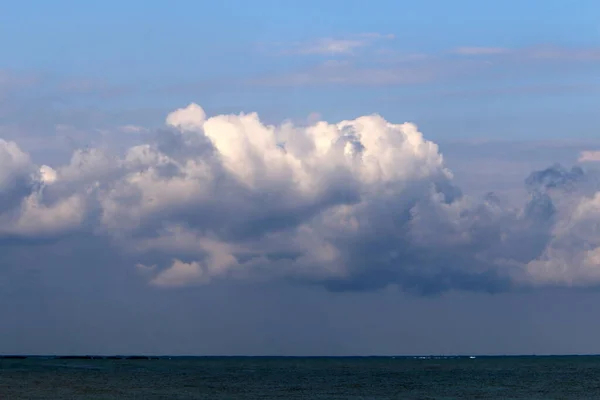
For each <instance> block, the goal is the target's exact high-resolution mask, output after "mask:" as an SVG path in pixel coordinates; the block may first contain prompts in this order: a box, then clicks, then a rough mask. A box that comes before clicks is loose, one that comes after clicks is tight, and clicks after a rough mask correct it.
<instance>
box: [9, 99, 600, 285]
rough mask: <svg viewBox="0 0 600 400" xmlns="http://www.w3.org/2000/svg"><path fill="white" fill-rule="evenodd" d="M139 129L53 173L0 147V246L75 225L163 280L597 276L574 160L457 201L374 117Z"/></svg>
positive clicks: (568, 280) (593, 227)
mask: <svg viewBox="0 0 600 400" xmlns="http://www.w3.org/2000/svg"><path fill="white" fill-rule="evenodd" d="M153 137H154V139H153V140H150V141H149V142H148V143H145V144H142V145H137V146H133V147H131V148H129V149H128V150H127V151H126V152H125V153H124V154H121V155H119V156H114V155H112V154H109V153H107V152H106V151H105V150H101V149H94V148H90V149H83V150H78V151H76V152H75V153H74V154H73V156H72V158H71V160H70V161H69V162H68V163H65V164H64V165H62V166H55V167H49V166H47V165H42V166H40V167H38V166H36V165H35V164H34V163H33V161H32V160H31V159H30V157H29V156H28V155H27V154H26V153H24V152H23V151H21V150H20V148H19V147H18V146H17V144H15V143H12V142H6V141H1V142H0V222H2V224H1V226H2V228H1V229H0V240H1V237H2V235H4V236H5V237H6V236H7V235H8V236H11V237H14V236H15V235H16V236H18V237H19V238H22V239H23V240H25V239H30V238H39V237H44V238H48V237H50V238H55V240H58V241H60V240H63V241H64V240H69V237H70V236H68V234H69V233H70V234H79V236H82V237H83V236H85V237H86V238H89V239H87V240H96V241H97V242H98V244H97V246H92V247H93V248H94V249H98V248H104V251H106V252H110V253H111V254H114V255H115V256H119V255H120V256H121V257H122V258H123V259H127V260H133V259H137V260H138V263H137V266H136V265H134V264H135V263H133V264H132V265H131V268H132V269H133V268H137V270H138V272H139V278H140V279H142V280H146V281H147V283H148V284H149V285H152V286H155V287H157V288H163V289H167V288H176V287H182V286H190V285H192V286H197V285H207V284H210V283H211V282H213V281H215V280H224V279H243V280H263V279H285V280H294V281H297V282H302V283H305V284H312V285H322V286H325V287H327V288H328V289H330V290H335V291H339V290H373V289H378V288H383V287H386V286H389V285H396V286H398V287H400V288H402V289H403V290H407V291H414V292H417V293H426V294H427V293H439V292H442V291H446V290H475V291H487V292H496V291H503V290H511V289H514V288H522V287H534V286H539V285H567V286H590V285H597V284H600V273H599V272H598V271H599V270H600V264H599V263H600V256H599V254H600V236H598V235H597V234H596V232H597V231H598V227H597V225H598V224H600V211H598V210H600V206H599V205H600V200H599V198H600V197H598V195H597V194H596V189H597V185H596V183H595V180H594V179H592V176H590V174H588V173H586V172H585V171H584V170H583V169H581V168H579V167H574V168H572V169H566V168H564V167H562V166H560V165H553V166H551V167H549V168H548V169H546V170H542V171H534V172H533V173H532V174H531V175H530V176H529V177H528V178H527V179H526V180H525V182H524V184H525V187H526V189H527V190H528V198H526V199H524V201H523V204H522V206H520V207H514V206H512V205H509V204H508V203H507V202H505V201H504V200H503V199H502V198H501V197H499V196H497V195H495V194H493V193H490V194H488V195H486V196H485V197H483V198H472V197H469V196H466V195H464V194H463V193H462V192H461V190H460V189H459V188H458V187H457V186H456V185H455V183H454V176H453V174H452V172H451V171H450V170H449V169H448V168H447V167H446V165H445V163H444V158H443V155H442V153H441V152H440V149H439V148H438V146H437V145H436V144H435V143H433V142H431V141H428V140H426V139H425V138H424V137H423V135H422V134H421V132H420V131H419V130H418V128H417V127H416V126H415V125H414V124H411V123H403V124H395V123H391V122H388V121H386V120H385V119H384V118H382V117H381V116H378V115H368V116H363V117H359V118H357V119H354V120H347V121H341V122H338V123H328V122H325V121H311V122H310V123H309V124H308V125H305V126H297V125H294V124H292V123H289V122H288V123H284V124H282V125H267V124H265V123H263V122H262V121H261V120H260V118H259V116H258V115H257V114H255V113H249V114H244V113H242V114H238V115H217V116H207V115H206V113H205V112H204V110H203V109H202V108H201V107H200V106H198V105H196V104H191V105H189V106H187V107H184V108H181V109H178V110H176V111H174V112H172V113H171V114H169V115H168V116H167V117H166V126H165V128H164V129H162V130H160V131H158V132H156V134H155V135H154V136H153ZM65 235H67V236H66V238H65ZM103 246H104V247H103ZM62 248H63V249H64V246H63V247H62ZM79 251H81V250H79ZM96 251H97V250H96ZM90 257H93V255H92V254H90Z"/></svg>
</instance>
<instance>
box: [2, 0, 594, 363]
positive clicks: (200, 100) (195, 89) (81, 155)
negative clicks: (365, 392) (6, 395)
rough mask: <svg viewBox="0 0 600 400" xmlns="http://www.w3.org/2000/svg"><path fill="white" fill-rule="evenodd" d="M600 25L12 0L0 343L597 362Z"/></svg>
mask: <svg viewBox="0 0 600 400" xmlns="http://www.w3.org/2000/svg"><path fill="white" fill-rule="evenodd" d="M598 15H600V2H598V1H592V0H590V1H586V0H578V1H567V0H563V1H558V0H520V1H516V0H507V1H482V0H479V1H475V0H454V1H450V0H437V1H434V0H422V1H399V0H389V1H388V0H373V1H366V0H360V1H359V0H321V1H308V0H304V1H296V0H279V1H276V0H262V1H261V0H257V1H250V0H238V1H232V0H220V1H208V0H207V1H192V0H179V1H171V2H167V1H152V0H146V1H141V0H130V1H114V0H109V1H103V2H84V1H74V0H72V1H66V0H56V1H42V0H37V1H34V0H32V1H29V2H16V1H3V2H1V3H0V49H2V57H0V315H2V316H4V317H5V319H6V320H11V321H12V323H11V324H9V326H4V325H2V326H0V354H1V353H37V354H56V353H87V354H89V353H152V354H277V355H286V354H287V355H290V354H294V355H298V354H300V355H306V354H309V355H322V354H333V355H349V354H419V353H421V354H422V353H428V354H431V353H444V354H455V353H477V354H483V353H487V354H506V353H511V354H515V353H527V354H530V353H538V354H541V353H576V352H579V353H599V352H600V346H599V344H598V340H597V338H598V336H599V335H600V324H599V323H598V319H597V318H594V316H595V315H596V314H597V304H598V302H599V301H600V292H598V291H597V289H598V288H599V287H600V273H598V272H597V271H600V235H598V234H597V232H600V228H599V227H600V212H598V210H600V195H599V193H600V185H599V184H598V182H600V169H599V168H598V167H597V165H598V163H597V162H598V161H600V140H598V126H600V117H599V115H600V114H599V113H598V104H600V75H599V74H598V71H600V29H599V28H598V23H597V19H598V18H597V17H598ZM253 112H256V113H257V114H253ZM376 114H378V115H376ZM343 120H350V121H345V122H344V123H339V122H340V121H343ZM326 122H327V123H326ZM404 122H410V124H404ZM412 124H416V125H412ZM420 132H422V134H421V133H420ZM438 145H439V146H438ZM557 163H558V164H557ZM559 164H560V165H559ZM573 165H575V166H576V168H575V169H571V167H572V166H573ZM579 167H582V168H583V169H582V170H580V169H578V168H579ZM527 177H529V179H528V180H527V183H525V179H526V178H527ZM596 220H598V221H596ZM40 321H41V322H40ZM57 321H58V322H57ZM40 324H41V325H43V326H44V330H43V331H40V330H39V326H41V325H40Z"/></svg>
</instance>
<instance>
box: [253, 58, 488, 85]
mask: <svg viewBox="0 0 600 400" xmlns="http://www.w3.org/2000/svg"><path fill="white" fill-rule="evenodd" d="M487 67H488V64H487V62H485V61H477V60H455V61H451V62H446V61H444V62H439V61H436V60H434V59H422V58H421V59H414V60H404V61H403V62H400V63H397V64H394V65H382V64H369V65H363V64H355V63H352V62H349V61H345V60H344V61H340V60H328V61H325V62H323V63H321V64H319V65H317V66H314V67H312V68H309V69H306V70H304V71H297V72H291V73H285V74H281V75H278V76H277V75H275V76H267V77H263V78H258V79H252V80H250V81H249V82H248V83H249V84H252V85H269V86H315V85H367V86H382V85H412V84H423V83H428V82H432V81H436V80H439V79H443V78H447V77H453V76H460V75H463V74H466V73H468V72H474V71H478V70H480V69H482V68H487Z"/></svg>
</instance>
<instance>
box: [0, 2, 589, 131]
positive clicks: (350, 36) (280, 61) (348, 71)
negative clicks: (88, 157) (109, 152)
mask: <svg viewBox="0 0 600 400" xmlns="http://www.w3.org/2000/svg"><path fill="white" fill-rule="evenodd" d="M599 12H600V5H599V4H598V3H597V2H595V1H585V0H581V1H578V2H576V3H571V2H567V1H558V0H555V1H542V0H539V1H537V0H532V1H527V2H524V1H503V2H493V3H492V2H481V1H474V0H461V1H453V2H445V1H433V0H431V1H420V2H407V1H391V0H390V1H386V0H380V1H374V2H369V3H368V4H367V3H366V2H363V1H341V0H339V1H338V0H332V1H327V2H317V1H275V0H273V1H267V0H263V1H241V0H240V1H226V0H225V1H219V2H208V1H187V0H181V1H177V2H174V3H168V2H164V1H128V2H116V1H105V2H101V3H100V2H98V3H95V4H94V5H90V4H84V3H81V2H76V1H64V0H61V1H56V2H51V3H50V2H44V1H33V2H28V3H27V4H25V3H18V2H7V3H4V5H3V6H2V12H1V17H0V18H1V24H0V45H1V47H2V49H4V53H5V56H4V57H3V58H2V60H1V61H0V70H4V71H8V72H10V73H11V74H16V75H19V74H30V75H34V76H37V77H39V79H40V80H41V81H42V82H44V83H45V84H46V85H49V84H50V83H54V84H55V86H60V87H59V88H56V87H54V88H53V89H54V91H55V92H56V91H57V92H60V93H53V94H54V95H60V96H61V98H62V101H64V102H67V103H68V104H74V105H77V106H78V107H82V105H84V106H83V107H85V106H86V105H87V107H93V108H96V109H107V110H112V111H114V110H117V109H118V110H120V111H123V110H130V111H131V112H132V115H131V123H138V124H160V123H161V122H162V120H161V119H160V118H158V117H156V116H157V115H159V113H158V112H156V113H153V115H155V117H154V118H152V117H146V118H140V117H139V114H140V112H142V111H143V110H146V111H148V110H152V111H154V110H162V111H163V113H166V112H167V111H168V110H170V109H173V108H174V107H177V106H179V105H181V104H184V103H189V102H190V101H195V102H197V103H199V104H201V105H202V106H203V107H205V108H206V109H207V110H209V112H215V113H217V112H237V111H240V110H244V111H258V112H259V113H260V114H261V116H262V117H263V118H265V119H267V120H269V121H273V122H276V121H281V120H283V119H286V118H294V119H302V118H304V117H305V116H306V115H308V114H310V113H313V112H317V113H320V114H321V115H323V116H324V117H326V118H328V119H341V118H350V117H356V116H358V115H363V114H366V113H374V112H377V113H381V114H383V115H384V116H385V117H387V118H389V119H393V120H397V121H405V120H410V121H413V122H416V123H418V124H419V125H420V126H423V129H427V134H428V135H429V136H430V137H432V138H436V139H447V138H453V137H460V138H464V137H468V138H473V137H482V136H483V137H495V138H498V137H510V138H513V139H514V138H526V139H529V138H536V139H537V138H543V137H552V138H555V136H556V135H554V134H553V133H552V132H553V131H554V129H553V127H554V126H556V124H560V123H561V120H569V121H570V124H572V125H571V126H572V135H573V136H576V137H590V136H591V135H593V134H594V131H595V129H594V127H595V126H596V125H597V123H598V117H596V116H595V114H596V104H598V100H599V90H600V89H599V86H598V85H600V82H599V81H598V79H599V78H598V76H597V73H596V71H597V69H598V63H599V62H600V46H599V43H600V30H599V29H598V28H597V24H596V23H595V16H597V15H598V14H599ZM368 35H372V36H370V37H369V36H368ZM374 35H380V36H381V37H374ZM387 35H389V36H390V38H388V36H387ZM391 36H393V38H391ZM327 41H329V42H327ZM327 43H330V44H331V43H337V44H340V43H341V44H342V45H344V43H345V46H348V48H347V49H345V50H344V48H338V49H337V50H333V51H329V52H328V51H325V50H323V49H324V48H325V47H326V45H327ZM352 43H354V44H352ZM319 46H321V49H320V50H322V51H320V50H319V48H318V47H319ZM468 48H472V49H471V50H473V51H468V50H469V49H468ZM311 49H312V50H311ZM460 49H462V50H463V51H462V54H456V53H461V50H460ZM477 49H479V50H480V51H476V50H477ZM485 49H488V52H486V50H485ZM494 49H496V50H497V53H494V51H493V50H494ZM544 49H545V50H547V51H551V52H553V53H552V55H550V56H547V57H546V58H544V57H542V56H540V52H541V51H542V50H544ZM502 51H504V53H503V52H502ZM419 57H421V58H419ZM336 62H337V64H335V65H334V63H336ZM324 65H328V67H324ZM299 74H300V75H302V76H303V77H304V80H301V81H298V75H299ZM385 74H387V75H388V76H387V78H386V76H385ZM336 76H337V77H340V76H341V77H342V79H340V80H339V81H338V82H335V79H333V78H334V77H336ZM64 86H67V87H69V88H70V90H69V89H65V87H64ZM74 87H75V88H78V89H73V88H74ZM48 90H51V89H48ZM40 92H41V91H40V89H39V88H35V92H34V94H33V95H32V97H36V96H37V97H41V96H40ZM73 92H76V93H77V94H79V95H81V94H85V93H87V94H94V93H95V94H96V95H98V94H102V93H104V94H106V93H111V94H112V95H105V96H99V97H100V98H95V97H93V96H91V98H90V96H88V98H84V99H82V98H81V96H79V97H77V96H76V95H75V94H74V93H73ZM136 112H137V115H136ZM147 114H150V111H148V112H147ZM11 117H12V118H14V119H18V118H20V116H19V115H17V114H14V115H11ZM459 120H460V122H459ZM511 121H513V122H511ZM106 123H107V124H109V122H108V121H107V122H106ZM457 123H460V124H462V125H467V126H466V127H464V128H462V129H458V128H456V127H455V126H456V124H457ZM505 123H508V125H506V126H505Z"/></svg>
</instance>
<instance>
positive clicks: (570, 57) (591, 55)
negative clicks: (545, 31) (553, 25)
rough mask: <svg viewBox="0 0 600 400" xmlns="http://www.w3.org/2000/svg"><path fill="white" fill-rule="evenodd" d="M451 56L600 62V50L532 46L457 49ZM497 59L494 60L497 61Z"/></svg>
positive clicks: (453, 50) (451, 52)
mask: <svg viewBox="0 0 600 400" xmlns="http://www.w3.org/2000/svg"><path fill="white" fill-rule="evenodd" d="M448 53H450V54H455V55H462V56H503V57H505V58H507V59H510V60H530V61H539V62H544V61H562V62H582V61H595V60H600V48H570V47H559V46H532V47H525V48H518V49H509V48H505V47H468V46H465V47H456V48H454V49H450V51H449V52H448ZM497 58H498V57H495V58H494V60H497Z"/></svg>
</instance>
